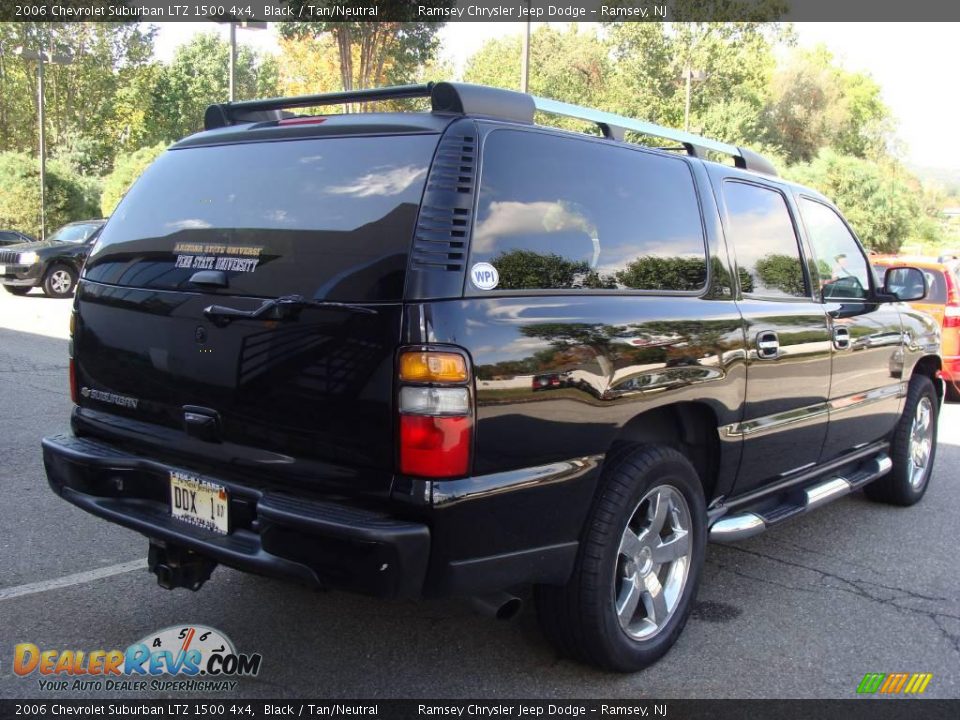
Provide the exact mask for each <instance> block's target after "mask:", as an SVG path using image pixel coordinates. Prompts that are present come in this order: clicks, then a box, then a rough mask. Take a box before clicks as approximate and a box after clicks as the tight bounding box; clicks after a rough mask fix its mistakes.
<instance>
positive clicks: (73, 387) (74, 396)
mask: <svg viewBox="0 0 960 720" xmlns="http://www.w3.org/2000/svg"><path fill="white" fill-rule="evenodd" d="M70 399H71V400H72V401H73V404H74V405H79V404H80V393H78V392H77V366H76V364H75V363H74V361H73V358H70Z"/></svg>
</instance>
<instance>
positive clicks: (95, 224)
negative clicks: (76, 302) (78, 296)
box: [0, 220, 106, 298]
mask: <svg viewBox="0 0 960 720" xmlns="http://www.w3.org/2000/svg"><path fill="white" fill-rule="evenodd" d="M105 222H106V220H81V221H79V222H72V223H67V224H66V225H64V226H63V227H62V228H60V229H59V230H57V231H56V232H55V233H54V234H53V235H51V236H50V237H49V238H47V239H46V240H45V241H43V242H25V243H22V244H20V245H8V246H6V247H4V248H3V249H2V250H0V284H2V285H3V287H4V289H5V290H6V291H7V292H9V293H12V294H14V295H26V294H27V293H28V292H30V290H31V289H33V288H35V287H40V288H42V289H43V292H44V294H45V295H48V296H49V297H55V298H65V297H70V296H71V295H72V294H73V291H74V288H75V287H76V286H77V279H78V278H79V277H80V270H81V269H82V268H83V261H84V260H86V259H87V255H88V254H89V253H90V248H91V247H92V246H93V242H94V241H95V240H96V239H97V236H98V235H99V234H100V230H101V229H102V228H103V225H104V223H105Z"/></svg>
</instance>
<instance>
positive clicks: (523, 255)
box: [490, 250, 590, 290]
mask: <svg viewBox="0 0 960 720" xmlns="http://www.w3.org/2000/svg"><path fill="white" fill-rule="evenodd" d="M490 263H491V264H492V265H493V266H494V267H495V268H497V272H499V273H500V285H499V287H500V288H503V289H504V290H523V289H525V288H540V287H550V288H569V287H572V286H573V284H574V280H575V279H576V277H577V275H578V274H584V273H587V272H589V270H590V266H589V265H588V264H587V263H585V262H572V261H570V260H567V259H566V258H563V257H561V256H560V255H557V254H555V253H550V254H543V253H538V252H533V251H532V250H511V251H509V252H504V253H500V254H499V255H497V256H496V257H495V258H493V259H491V260H490Z"/></svg>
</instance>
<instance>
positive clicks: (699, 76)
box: [683, 64, 707, 132]
mask: <svg viewBox="0 0 960 720" xmlns="http://www.w3.org/2000/svg"><path fill="white" fill-rule="evenodd" d="M683 77H684V80H685V81H686V84H687V98H686V102H685V103H684V108H683V129H684V131H685V132H690V86H691V85H692V84H693V81H694V80H696V81H697V82H703V81H704V80H706V79H707V74H706V73H705V72H703V71H702V70H694V69H693V68H691V67H690V65H689V64H688V65H687V66H686V67H685V68H684V70H683Z"/></svg>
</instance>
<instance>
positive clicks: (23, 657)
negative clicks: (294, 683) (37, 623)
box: [13, 625, 263, 692]
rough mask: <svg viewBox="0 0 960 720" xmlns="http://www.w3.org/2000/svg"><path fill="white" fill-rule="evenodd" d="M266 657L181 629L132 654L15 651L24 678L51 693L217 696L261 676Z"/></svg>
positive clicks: (213, 634) (192, 628)
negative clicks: (32, 679) (244, 680)
mask: <svg viewBox="0 0 960 720" xmlns="http://www.w3.org/2000/svg"><path fill="white" fill-rule="evenodd" d="M262 659H263V658H262V656H261V655H260V654H259V653H252V654H245V653H238V652H237V650H236V648H235V647H234V644H233V642H232V641H231V640H230V638H228V637H227V636H226V635H225V634H224V633H222V632H220V631H219V630H216V629H215V628H211V627H206V626H204V625H175V626H171V627H168V628H164V629H163V630H161V631H159V632H157V633H152V634H150V635H147V636H146V637H145V638H143V639H142V640H139V641H137V642H135V643H133V644H132V645H130V646H129V647H128V648H127V649H126V650H59V649H41V648H40V647H38V646H37V645H34V644H33V643H20V644H18V645H16V646H15V647H14V650H13V671H14V673H15V674H16V675H18V676H19V677H23V678H26V677H36V678H37V682H38V685H39V689H40V690H42V691H45V692H47V691H60V690H66V691H76V690H88V691H89V690H121V691H130V690H134V691H141V690H143V691H146V690H150V691H154V692H155V691H168V692H169V691H181V692H182V691H200V692H216V691H231V690H234V689H236V687H237V684H238V680H236V679H235V678H238V677H253V676H255V675H257V673H259V672H260V663H261V661H262ZM165 676H166V677H165ZM170 676H172V677H173V679H170Z"/></svg>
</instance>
